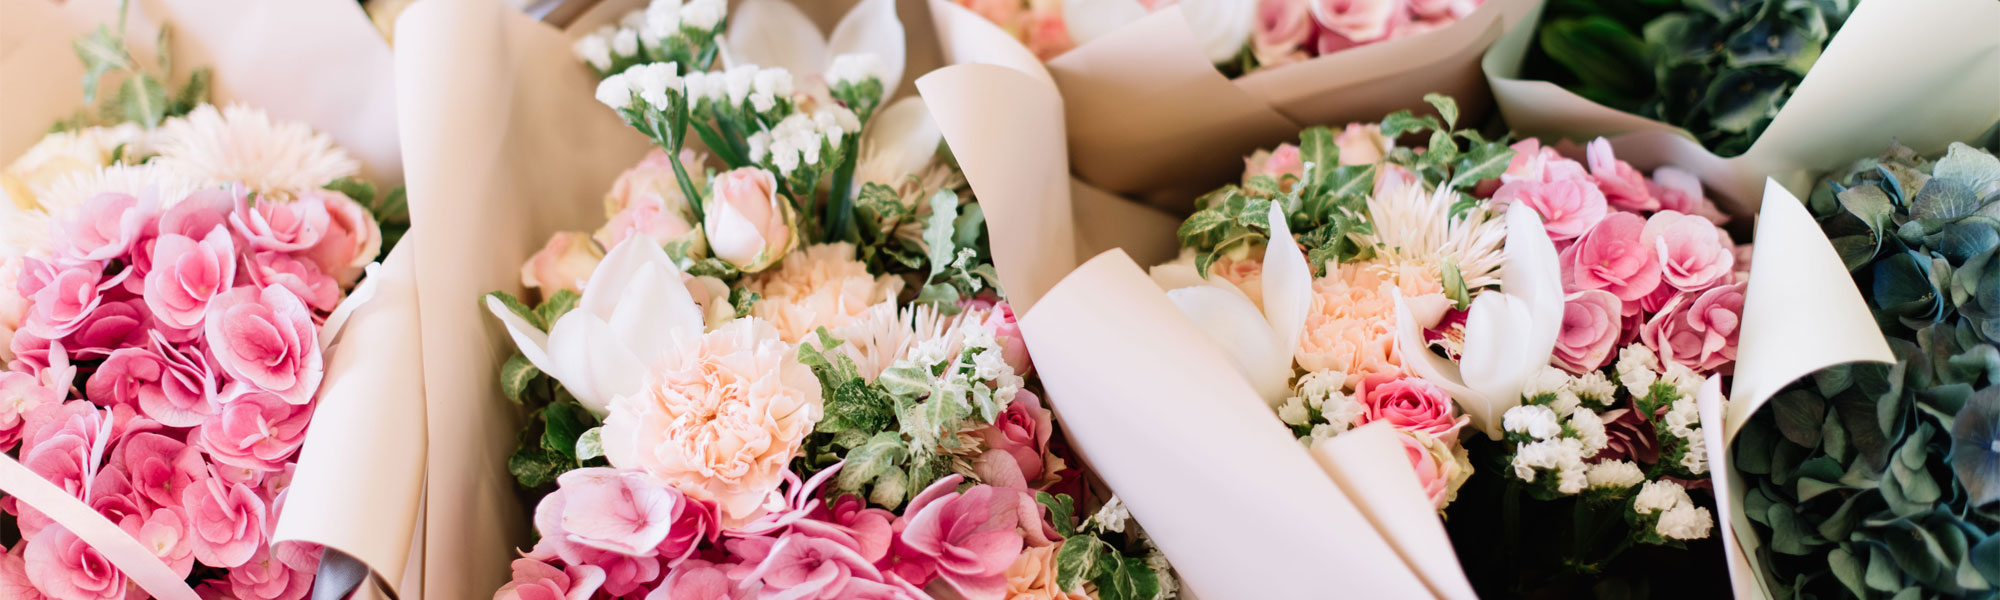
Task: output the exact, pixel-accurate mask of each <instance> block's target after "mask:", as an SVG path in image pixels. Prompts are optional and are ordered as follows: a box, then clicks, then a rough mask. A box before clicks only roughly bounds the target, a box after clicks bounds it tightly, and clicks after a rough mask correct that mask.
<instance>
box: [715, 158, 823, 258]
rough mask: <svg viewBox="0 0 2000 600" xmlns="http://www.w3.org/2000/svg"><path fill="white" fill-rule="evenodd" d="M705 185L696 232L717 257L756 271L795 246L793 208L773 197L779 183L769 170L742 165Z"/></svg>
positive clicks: (797, 239)
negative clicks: (703, 205) (706, 194)
mask: <svg viewBox="0 0 2000 600" xmlns="http://www.w3.org/2000/svg"><path fill="white" fill-rule="evenodd" d="M709 184H710V189H709V197H708V204H707V205H706V206H707V211H708V212H707V214H706V215H703V220H702V223H701V229H702V233H704V234H706V235H707V236H708V247H709V250H710V251H711V252H712V253H713V254H714V255H715V257H716V258H720V259H722V260H723V261H724V262H727V263H729V264H731V265H735V266H736V267H737V268H739V269H742V270H743V272H745V273H755V272H758V271H762V270H764V269H766V268H769V267H770V266H771V265H773V264H776V263H777V262H778V259H781V258H784V257H785V255H786V254H790V253H791V252H792V249H793V248H796V247H798V245H799V236H798V233H797V232H795V231H794V225H793V221H795V220H796V219H797V217H796V216H795V215H794V214H793V212H792V204H791V203H790V202H787V201H785V199H784V198H780V197H778V179H777V177H776V176H773V175H772V174H771V172H770V171H766V170H763V169H760V168H757V167H742V168H738V169H735V170H733V171H729V172H727V173H723V174H721V175H718V176H716V178H715V180H714V181H711V182H709Z"/></svg>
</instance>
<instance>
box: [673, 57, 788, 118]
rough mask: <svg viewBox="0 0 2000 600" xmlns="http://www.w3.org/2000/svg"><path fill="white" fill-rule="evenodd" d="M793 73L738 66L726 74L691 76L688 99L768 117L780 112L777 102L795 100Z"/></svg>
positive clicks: (777, 69)
mask: <svg viewBox="0 0 2000 600" xmlns="http://www.w3.org/2000/svg"><path fill="white" fill-rule="evenodd" d="M792 90H793V85H792V73H791V72H790V71H787V70H785V69H783V68H778V67H772V68H768V69H764V68H758V67H757V65H736V66H734V67H730V68H729V69H728V70H726V71H717V72H710V73H689V74H688V76H687V93H688V98H689V99H691V100H693V101H695V102H700V101H703V100H706V101H708V102H712V103H715V104H726V105H728V106H732V107H737V108H744V107H746V105H747V109H748V110H750V111H751V112H758V113H766V112H770V111H771V110H772V109H775V108H777V106H778V99H780V98H790V97H791V96H792Z"/></svg>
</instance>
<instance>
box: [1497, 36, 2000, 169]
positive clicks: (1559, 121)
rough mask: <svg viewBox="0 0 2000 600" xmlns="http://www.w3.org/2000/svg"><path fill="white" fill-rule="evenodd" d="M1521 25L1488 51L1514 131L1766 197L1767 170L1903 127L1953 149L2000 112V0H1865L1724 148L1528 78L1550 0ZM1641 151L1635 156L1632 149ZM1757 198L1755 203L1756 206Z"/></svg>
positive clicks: (1861, 149)
mask: <svg viewBox="0 0 2000 600" xmlns="http://www.w3.org/2000/svg"><path fill="white" fill-rule="evenodd" d="M1533 13H1534V14H1531V15H1530V18H1528V19H1525V20H1523V21H1521V22H1520V23H1519V24H1517V25H1515V26H1514V27H1513V28H1512V29H1511V30H1509V31H1508V32H1507V34H1506V35H1505V36H1504V37H1502V38H1501V40H1500V41H1499V43H1496V44H1494V45H1493V49H1492V50H1491V51H1489V52H1487V54H1486V57H1485V59H1484V60H1483V61H1482V63H1481V67H1482V69H1483V70H1484V71H1485V73H1486V78H1487V81H1488V82H1489V83H1490V84H1491V86H1492V89H1493V99H1494V102H1495V103H1496V104H1497V105H1498V106H1499V109H1500V113H1501V115H1503V116H1504V117H1506V119H1507V124H1508V125H1509V126H1510V127H1512V128H1513V129H1514V131H1516V132H1518V133H1520V134H1522V135H1526V136H1532V137H1567V138H1572V139H1579V140H1587V139H1588V138H1593V137H1597V136H1607V137H1610V138H1611V142H1612V145H1614V146H1617V147H1618V152H1619V155H1620V157H1621V158H1622V157H1624V156H1625V154H1626V152H1627V148H1628V147H1632V146H1639V147H1645V148H1647V151H1648V152H1650V153H1653V154H1658V155H1660V156H1661V157H1663V158H1670V159H1671V160H1667V161H1665V162H1669V163H1672V164H1676V165H1679V166H1681V167H1683V168H1687V169H1689V170H1691V171H1696V172H1697V173H1698V174H1701V175H1702V176H1703V177H1702V179H1703V180H1704V181H1707V182H1708V183H1709V186H1710V187H1711V189H1714V190H1716V191H1718V192H1719V193H1721V194H1722V195H1723V196H1726V197H1729V198H1732V199H1735V200H1738V201H1740V202H1746V203H1752V204H1754V203H1755V202H1756V201H1757V200H1758V199H1761V198H1762V197H1763V195H1764V194H1763V192H1764V179H1765V177H1772V178H1776V179H1777V180H1778V182H1779V183H1780V184H1782V185H1783V186H1784V187H1785V188H1786V189H1788V190H1790V191H1791V192H1792V193H1793V194H1800V195H1803V194H1805V193H1808V192H1810V191H1811V188H1812V178H1813V177H1814V176H1816V175H1818V174H1820V173H1825V172H1827V171H1831V170H1835V169H1838V168H1840V167H1843V166H1846V165H1847V164H1848V163H1850V162H1852V161H1853V160H1854V159H1857V158H1861V157H1865V156H1874V155H1876V154H1879V153H1880V152H1881V151H1882V148H1883V147H1885V146H1886V145H1887V144H1888V143H1889V140H1891V139H1896V140H1899V141H1901V142H1902V143H1903V144H1904V145H1907V146H1910V147H1911V148H1915V149H1916V150H1917V151H1918V152H1921V153H1925V154H1934V153H1937V152H1942V151H1943V150H1944V148H1945V146H1946V145H1947V144H1949V143H1951V142H1953V141H1964V140H1968V139H1972V138H1974V137H1976V136H1978V135H1980V133H1982V132H1984V131H1986V130H1987V128H1989V127H1991V126H1993V124H1994V123H1995V122H1996V121H2000V103H1996V102H1994V98H1995V97H1996V96H2000V36H1996V35H1994V31H1996V30H2000V4H1995V3H1993V2H1987V1H1984V0H1904V1H1900V2H1862V3H1860V4H1858V5H1856V7H1855V8H1854V12H1853V14H1851V15H1849V16H1848V18H1847V21H1846V24H1845V25H1843V26H1842V27H1841V28H1840V30H1839V31H1838V32H1836V34H1835V35H1834V36H1833V40H1832V41H1831V42H1830V43H1828V44H1827V47H1826V50H1825V52H1824V53H1822V54H1821V55H1820V57H1819V60H1818V62H1815V63H1814V64H1813V68H1812V70H1811V71H1810V72H1808V73H1807V75H1806V77H1805V80H1804V81H1803V82H1802V83H1800V84H1799V87H1798V90H1797V91H1795V92H1794V93H1793V94H1792V97H1791V99H1790V100H1788V101H1786V103H1785V106H1784V108H1783V109H1781V110H1779V111H1778V115H1777V117H1776V118H1775V119H1774V120H1773V121H1772V122H1771V126H1770V127H1769V128H1768V129H1766V130H1765V131H1764V133H1763V135H1762V136H1760V137H1758V138H1757V141H1756V142H1755V143H1754V144H1752V145H1751V146H1750V149H1749V150H1748V151H1746V152H1744V153H1743V155H1741V156H1735V157H1728V158H1724V157H1719V156H1716V155H1715V154H1713V153H1710V152H1708V150H1706V149H1704V148H1702V147H1701V145H1700V144H1699V143H1696V142H1695V141H1694V140H1693V138H1692V137H1691V136H1689V135H1688V134H1687V133H1686V132H1685V131H1682V130H1680V129H1678V128H1675V127H1673V126H1670V125H1667V124H1665V123H1661V122H1658V121H1654V120H1651V119H1647V118H1644V117H1640V116H1638V115H1634V114H1630V113H1625V112H1621V111H1618V110H1615V109H1612V108H1609V107H1606V106H1603V105H1600V104H1597V103H1594V102H1591V101H1589V100H1585V99H1584V98H1583V97H1581V96H1578V95H1576V94H1573V93H1570V92H1569V91H1568V90H1565V89H1562V88H1561V87H1558V86H1556V85H1555V84H1552V83H1549V82H1546V81H1533V80H1525V79H1520V76H1521V62H1522V60H1523V58H1524V57H1525V56H1526V55H1527V51H1528V48H1529V45H1531V44H1534V43H1535V28H1536V24H1537V22H1538V21H1539V20H1540V9H1539V8H1537V9H1535V11H1533ZM1628 160H1630V159H1628ZM1753 208H1754V206H1753Z"/></svg>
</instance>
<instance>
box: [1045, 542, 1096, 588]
mask: <svg viewBox="0 0 2000 600" xmlns="http://www.w3.org/2000/svg"><path fill="white" fill-rule="evenodd" d="M1104 545H1105V544H1104V541H1103V540H1099V539H1097V537H1096V536H1092V535H1078V536H1072V537H1070V538H1069V539H1066V540H1063V543H1062V546H1061V547H1059V548H1057V549H1056V587H1060V588H1062V589H1064V590H1075V589H1081V588H1082V587H1083V582H1084V580H1085V578H1086V577H1088V576H1089V575H1090V574H1091V572H1093V571H1095V570H1096V569H1097V559H1098V556H1099V554H1100V553H1101V552H1102V551H1101V549H1100V548H1101V547H1102V546H1104Z"/></svg>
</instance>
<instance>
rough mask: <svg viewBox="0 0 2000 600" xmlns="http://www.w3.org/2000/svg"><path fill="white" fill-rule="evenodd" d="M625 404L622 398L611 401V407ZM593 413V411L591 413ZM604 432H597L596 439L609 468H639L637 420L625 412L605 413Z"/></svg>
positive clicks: (620, 410)
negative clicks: (609, 464) (601, 447)
mask: <svg viewBox="0 0 2000 600" xmlns="http://www.w3.org/2000/svg"><path fill="white" fill-rule="evenodd" d="M623 402H625V400H624V399H623V398H616V399H613V400H612V401H611V404H612V406H617V405H618V404H620V403H623ZM593 412H594V411H593ZM602 416H603V417H604V430H603V431H601V432H598V434H597V435H598V439H599V440H600V441H601V443H602V444H603V447H604V459H605V460H608V461H611V466H613V467H617V468H620V469H635V468H639V467H640V465H639V444H638V441H639V440H638V439H637V438H638V436H639V422H638V421H639V418H638V417H637V416H636V415H633V414H631V413H630V412H629V411H627V410H623V409H619V410H611V411H606V414H605V415H602Z"/></svg>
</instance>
